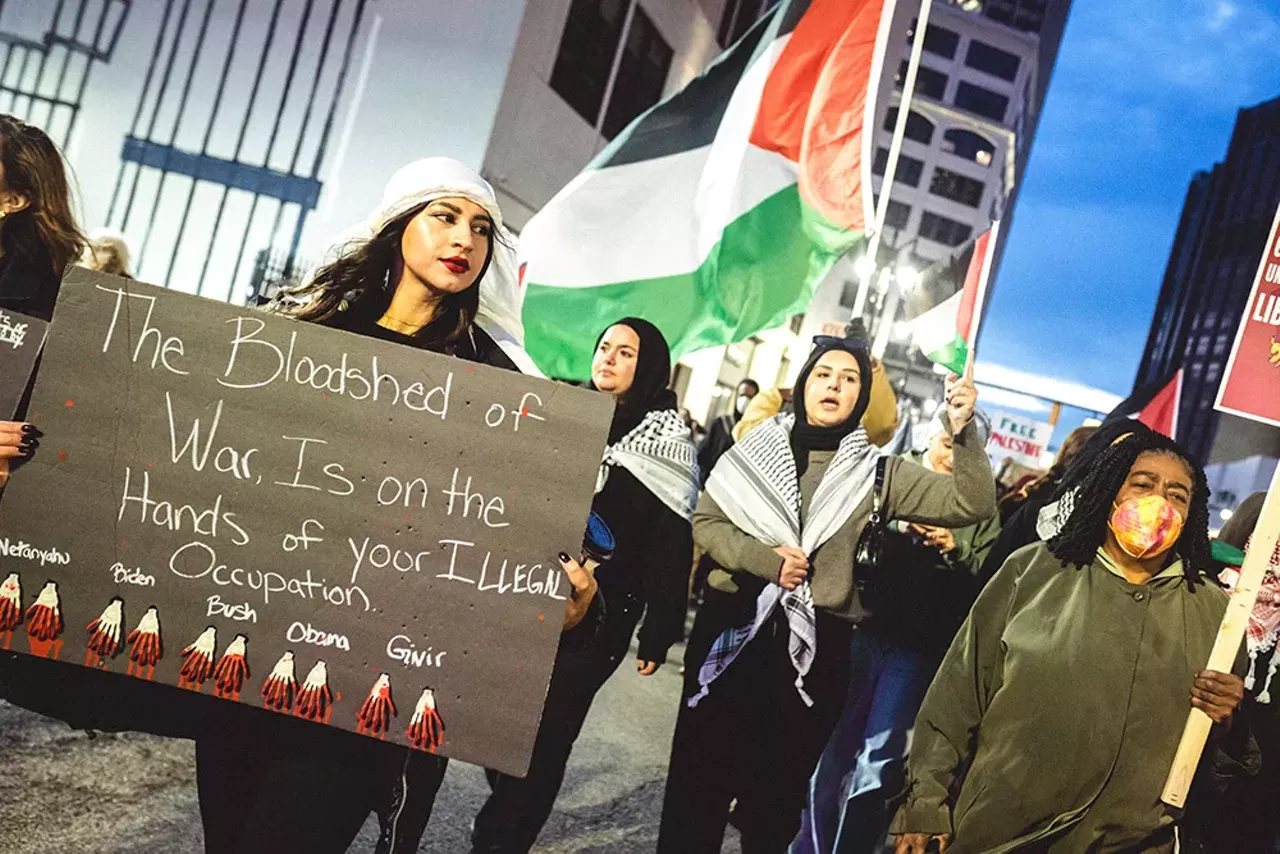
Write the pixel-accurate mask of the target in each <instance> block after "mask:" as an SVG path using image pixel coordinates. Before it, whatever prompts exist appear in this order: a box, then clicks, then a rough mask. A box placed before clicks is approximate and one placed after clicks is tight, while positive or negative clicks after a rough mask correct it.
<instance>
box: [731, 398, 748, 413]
mask: <svg viewBox="0 0 1280 854" xmlns="http://www.w3.org/2000/svg"><path fill="white" fill-rule="evenodd" d="M750 402H751V398H749V397H747V396H746V395H745V394H740V395H738V399H737V400H736V401H734V404H733V407H734V410H735V411H736V412H737V413H738V414H739V415H741V414H742V413H744V412H746V411H747V404H748V403H750Z"/></svg>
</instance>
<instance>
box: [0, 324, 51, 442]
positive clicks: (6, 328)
mask: <svg viewBox="0 0 1280 854" xmlns="http://www.w3.org/2000/svg"><path fill="white" fill-rule="evenodd" d="M48 326H49V324H47V323H45V322H44V321H43V320H40V319H39V318H36V317H28V316H27V315H25V314H19V313H18V312H16V311H5V310H4V309H0V421H9V420H11V419H12V418H13V416H14V413H16V412H17V411H18V404H19V403H21V402H22V394H23V392H25V391H26V389H27V383H29V382H30V381H31V372H32V371H33V370H34V369H35V366H36V359H38V358H39V357H40V348H41V346H43V345H44V333H45V330H46V329H47V328H48Z"/></svg>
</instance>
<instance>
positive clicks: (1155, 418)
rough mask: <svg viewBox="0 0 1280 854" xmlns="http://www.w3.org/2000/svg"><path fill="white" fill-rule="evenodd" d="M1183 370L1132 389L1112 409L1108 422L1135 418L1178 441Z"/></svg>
mask: <svg viewBox="0 0 1280 854" xmlns="http://www.w3.org/2000/svg"><path fill="white" fill-rule="evenodd" d="M1182 376H1183V370H1182V368H1178V369H1177V370H1176V371H1174V372H1173V373H1172V374H1167V375H1165V376H1163V377H1160V378H1159V379H1157V380H1156V381H1155V382H1151V383H1147V384H1146V385H1144V386H1140V387H1138V388H1135V389H1134V390H1133V394H1131V395H1129V396H1128V397H1126V398H1125V399H1124V400H1122V401H1120V403H1119V404H1118V405H1117V406H1116V408H1115V409H1113V410H1111V413H1110V414H1109V415H1107V417H1106V419H1105V421H1115V420H1116V419H1118V418H1134V419H1137V420H1138V421H1141V422H1142V423H1143V424H1146V425H1147V426H1148V427H1150V428H1151V429H1152V430H1155V431H1156V432H1157V433H1163V434H1164V435H1166V436H1168V437H1169V438H1170V439H1175V440H1176V439H1177V438H1178V409H1179V407H1181V406H1182Z"/></svg>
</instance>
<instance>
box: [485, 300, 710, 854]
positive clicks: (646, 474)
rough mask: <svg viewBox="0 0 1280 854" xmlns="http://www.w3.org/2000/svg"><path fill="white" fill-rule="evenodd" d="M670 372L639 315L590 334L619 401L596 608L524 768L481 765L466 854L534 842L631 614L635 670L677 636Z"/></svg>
mask: <svg viewBox="0 0 1280 854" xmlns="http://www.w3.org/2000/svg"><path fill="white" fill-rule="evenodd" d="M670 378H671V351H670V349H669V348H668V346H667V341H666V339H665V338H664V337H663V335H662V332H660V331H659V330H658V328H657V327H656V326H654V325H653V324H651V323H649V322H648V321H645V320H641V319H639V318H635V317H627V318H623V319H622V320H619V321H618V322H617V323H615V324H613V325H612V326H610V327H609V328H608V329H606V330H605V331H604V332H603V333H601V335H600V337H599V339H598V340H597V341H596V349H595V355H594V357H593V359H592V365H591V384H592V387H593V388H595V389H597V390H599V391H602V392H604V393H606V394H609V395H612V396H613V397H614V398H615V399H616V400H617V402H618V406H617V409H616V410H615V412H614V417H613V423H612V425H611V426H610V428H609V443H608V446H607V448H606V449H605V455H604V461H603V463H602V465H601V467H600V480H599V482H598V483H597V486H596V498H595V501H594V502H593V504H592V509H593V510H594V511H595V513H597V514H598V515H599V516H600V517H601V518H603V519H604V520H605V522H606V523H608V525H609V527H610V528H611V529H612V530H613V532H614V535H615V538H616V540H617V545H616V548H615V551H614V554H613V558H612V560H610V561H609V562H608V563H606V564H604V565H603V566H602V567H601V568H600V570H599V572H598V578H599V583H600V594H601V595H600V599H601V602H600V605H601V606H602V609H603V615H602V619H601V622H600V624H599V626H598V628H597V629H596V630H595V637H594V638H592V639H591V640H590V642H588V643H585V644H575V643H570V642H569V638H568V637H566V640H565V642H562V643H561V646H560V653H559V655H558V656H557V657H556V665H555V670H554V671H553V673H552V676H551V687H550V689H549V691H548V692H547V705H546V710H545V711H544V713H543V716H542V723H541V725H540V727H539V729H538V737H537V741H536V742H535V743H534V748H533V760H532V764H531V766H530V768H529V773H528V775H527V776H526V777H525V778H524V779H517V778H515V777H511V776H508V775H506V774H501V773H498V772H496V771H489V772H488V777H489V784H490V786H491V787H492V790H493V792H492V794H491V795H490V796H489V799H488V801H487V802H486V803H485V805H484V808H483V809H481V811H480V814H479V815H478V816H477V817H476V820H475V824H474V826H473V829H472V845H473V850H474V851H475V852H477V854H498V852H501V854H524V852H527V851H528V850H529V849H530V847H531V846H532V845H533V843H534V841H535V840H536V839H537V837H538V833H539V832H540V831H541V830H542V826H543V824H545V823H546V820H547V817H548V816H549V815H550V814H551V808H552V806H553V805H554V803H555V799H556V795H557V794H558V793H559V791H560V785H561V784H562V783H563V781H564V771H565V764H566V763H567V762H568V760H569V753H570V751H571V750H572V749H573V743H574V741H575V740H576V739H577V737H578V733H579V732H580V731H581V729H582V723H583V721H584V720H585V719H586V717H587V712H588V711H589V710H590V709H591V703H592V701H593V700H594V699H595V695H596V692H597V691H599V690H600V688H601V687H602V686H603V685H604V683H605V681H606V680H607V679H608V678H609V677H610V676H611V675H612V674H613V673H614V671H615V670H617V669H618V665H620V664H621V663H622V660H623V659H624V658H626V656H627V651H628V649H629V648H630V646H631V638H632V635H634V634H635V630H636V625H637V624H638V623H639V622H640V616H641V614H642V613H643V614H644V624H643V625H642V626H641V627H640V633H639V651H638V660H637V661H636V671H637V673H638V674H639V675H640V676H652V675H653V674H654V673H655V672H657V670H658V668H659V667H661V666H662V664H663V663H664V662H665V661H666V658H667V650H668V648H669V647H670V646H671V645H672V644H673V643H675V642H676V641H678V640H680V638H681V637H682V635H683V634H684V618H685V610H686V589H687V584H688V572H689V556H690V554H692V552H693V535H692V532H691V530H690V527H689V518H690V516H691V515H692V513H693V506H694V503H695V502H696V500H697V495H698V470H697V463H696V462H695V454H696V452H695V449H694V446H693V441H692V439H691V437H690V435H689V428H688V426H687V425H686V424H685V422H684V420H683V419H682V418H681V417H680V413H679V411H678V410H677V408H676V396H675V394H674V393H673V392H672V391H670V390H669V389H668V388H667V385H668V382H669V381H670Z"/></svg>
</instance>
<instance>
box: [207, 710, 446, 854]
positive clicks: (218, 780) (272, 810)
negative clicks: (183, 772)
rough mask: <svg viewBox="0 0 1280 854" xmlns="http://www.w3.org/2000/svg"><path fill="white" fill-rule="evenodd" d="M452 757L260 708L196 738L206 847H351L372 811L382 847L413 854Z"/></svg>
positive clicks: (223, 851) (218, 850)
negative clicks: (377, 739) (401, 745)
mask: <svg viewBox="0 0 1280 854" xmlns="http://www.w3.org/2000/svg"><path fill="white" fill-rule="evenodd" d="M447 765H448V760H446V759H445V758H444V757H439V756H433V755H430V754H426V753H422V752H420V751H416V750H409V749H408V748H405V747H400V746H397V745H392V744H384V743H379V742H374V741H372V740H371V739H369V738H366V737H364V736H359V735H355V734H353V733H349V732H344V731H341V730H334V729H329V728H327V727H322V726H319V725H317V724H312V723H308V722H306V721H300V720H295V719H291V718H284V717H279V716H273V715H271V714H270V713H267V712H263V711H261V710H256V709H237V708H232V709H229V710H227V713H226V714H224V715H223V719H222V720H221V721H220V722H219V725H218V726H216V727H211V728H210V730H209V732H207V733H206V734H203V735H201V736H200V737H199V738H197V739H196V779H197V784H198V786H199V792H200V817H201V820H202V821H203V824H204V834H205V851H206V852H207V854H248V852H259V851H272V852H277V854H280V853H281V852H294V851H296V852H299V854H303V852H305V854H326V852H333V854H345V852H346V851H347V848H348V846H350V844H351V842H352V841H353V840H354V839H355V837H356V835H357V834H358V833H359V832H360V828H361V826H362V825H363V824H364V822H365V819H367V818H368V817H369V813H371V812H376V813H377V814H378V819H379V822H380V824H381V827H382V833H381V835H380V837H379V841H378V845H377V849H376V850H377V852H378V854H411V852H415V851H417V850H418V840H419V839H421V837H422V833H423V831H424V830H425V829H426V826H427V821H428V820H429V819H430V818H431V808H432V806H433V805H434V803H435V797H436V793H437V792H438V791H439V789H440V783H441V782H442V781H443V780H444V774H445V769H446V767H447Z"/></svg>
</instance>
